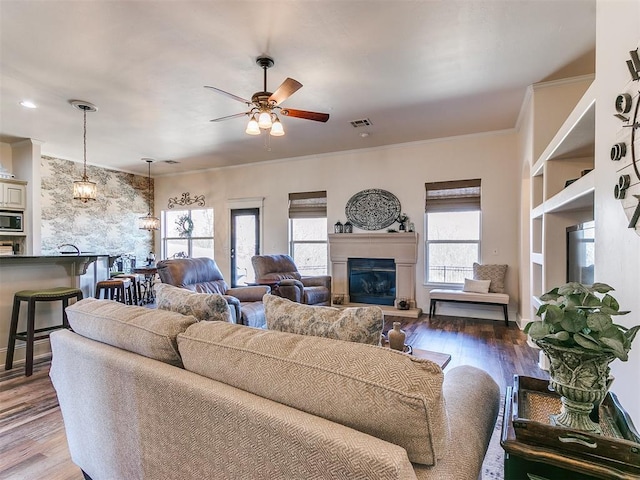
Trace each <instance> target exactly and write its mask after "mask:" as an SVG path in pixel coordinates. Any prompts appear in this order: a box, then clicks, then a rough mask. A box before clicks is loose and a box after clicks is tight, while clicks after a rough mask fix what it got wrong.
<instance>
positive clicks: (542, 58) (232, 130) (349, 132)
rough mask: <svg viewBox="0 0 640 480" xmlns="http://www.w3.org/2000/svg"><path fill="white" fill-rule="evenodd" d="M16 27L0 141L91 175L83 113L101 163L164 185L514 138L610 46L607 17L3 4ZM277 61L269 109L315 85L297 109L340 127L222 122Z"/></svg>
mask: <svg viewBox="0 0 640 480" xmlns="http://www.w3.org/2000/svg"><path fill="white" fill-rule="evenodd" d="M0 22H1V23H0V42H1V46H0V48H1V50H0V53H1V58H0V62H1V63H0V66H1V73H0V75H1V76H0V82H1V84H0V108H1V113H0V115H1V116H0V141H3V142H8V143H11V142H14V141H18V140H20V139H24V138H32V139H36V140H40V141H42V142H44V143H43V144H42V153H43V154H45V155H51V156H55V157H59V158H65V159H69V160H74V161H82V112H81V111H79V110H77V109H75V108H73V107H72V106H71V105H70V104H69V100H73V99H79V100H84V101H87V102H91V103H93V104H95V105H96V106H97V107H98V111H97V112H96V113H88V114H87V161H88V163H90V164H95V165H101V166H105V167H110V168H115V169H119V170H124V171H129V172H133V173H140V174H146V170H147V165H146V164H145V163H143V162H142V161H141V158H143V157H150V158H154V159H156V160H157V161H158V162H157V163H154V164H153V166H152V173H153V175H154V176H156V175H161V174H170V173H174V172H182V171H191V170H199V169H206V168H213V167H220V166H228V165H238V164H242V163H252V162H258V161H265V160H271V159H279V158H290V157H297V156H303V155H310V154H321V153H326V152H332V151H342V150H351V149H358V148H368V147H374V146H379V145H386V144H393V143H402V142H411V141H417V140H425V139H431V138H440V137H448V136H453V135H460V134H468V133H476V132H485V131H492V130H501V129H509V128H513V127H514V126H515V124H516V120H517V116H518V113H519V109H520V107H521V104H522V101H523V99H524V95H525V91H526V87H527V86H528V85H531V84H533V83H536V82H540V81H543V80H548V79H553V78H559V77H562V76H566V75H573V74H583V73H588V72H590V71H593V49H594V46H595V0H500V1H487V0H460V1H455V0H442V1H436V0H430V1H428V0H424V1H418V0H415V1H408V0H406V1H405V0H385V1H376V0H363V1H358V0H337V1H328V0H323V1H314V0H310V1H294V0H289V1H266V0H263V1H244V0H232V1H213V0H210V1H191V0H182V1H178V0H175V1H155V0H147V1H124V0H123V1H116V0H112V1H107V0H96V1H58V0H45V1H35V0H30V1H26V0H0ZM261 54H268V55H270V56H272V57H273V58H274V59H275V66H274V67H273V68H271V69H270V70H269V71H268V79H269V83H268V89H269V90H270V91H274V90H275V89H276V88H277V87H278V85H280V83H281V82H282V81H283V80H284V79H285V78H287V77H292V78H294V79H296V80H298V81H300V82H301V83H302V84H303V85H304V87H303V88H301V89H300V90H298V92H296V93H295V94H294V95H292V96H291V97H290V98H289V99H288V100H286V101H285V102H283V107H290V108H296V109H302V110H311V111H316V112H326V113H329V114H330V115H331V118H330V119H329V121H328V122H327V123H319V122H314V121H310V120H303V119H298V118H290V117H289V118H287V117H283V118H282V123H283V125H284V127H285V130H286V135H285V136H284V137H279V138H273V137H271V138H270V139H269V137H268V136H266V135H264V134H263V135H261V136H259V137H252V136H248V135H246V134H245V133H244V129H245V126H246V122H247V119H246V118H245V117H241V118H235V119H231V120H228V121H225V122H219V123H218V122H216V123H212V122H210V121H209V120H210V119H213V118H217V117H221V116H225V115H231V114H234V113H240V112H243V111H246V110H247V108H246V106H245V105H243V104H241V103H239V102H237V101H234V100H233V99H231V98H228V97H226V96H223V95H220V94H217V93H215V92H213V91H211V90H208V89H205V88H203V86H204V85H212V86H215V87H217V88H220V89H222V90H225V91H227V92H230V93H233V94H235V95H238V96H240V97H244V98H250V97H251V95H252V94H253V93H254V92H256V91H259V90H262V81H263V78H262V70H261V69H260V67H258V66H257V65H256V63H255V58H256V57H257V56H259V55H261ZM23 99H29V100H32V101H33V102H35V103H36V104H37V105H38V108H37V109H35V110H29V109H25V108H24V107H22V106H20V105H19V102H20V101H21V100H23ZM364 118H368V119H370V120H371V122H372V125H371V126H370V127H366V128H354V127H352V126H351V124H350V121H352V120H358V119H364ZM363 132H366V133H368V134H369V136H367V137H362V136H361V135H360V134H361V133H363ZM267 141H270V145H268V144H266V142H267ZM166 160H177V161H179V162H180V163H179V164H176V165H170V164H168V163H165V162H164V161H166Z"/></svg>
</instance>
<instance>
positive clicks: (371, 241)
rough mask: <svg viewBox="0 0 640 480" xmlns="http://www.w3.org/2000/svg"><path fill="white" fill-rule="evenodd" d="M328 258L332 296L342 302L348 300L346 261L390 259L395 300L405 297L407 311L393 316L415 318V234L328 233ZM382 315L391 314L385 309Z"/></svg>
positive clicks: (416, 251) (418, 311) (396, 312)
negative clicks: (392, 269)
mask: <svg viewBox="0 0 640 480" xmlns="http://www.w3.org/2000/svg"><path fill="white" fill-rule="evenodd" d="M329 258H330V260H331V276H332V280H331V283H332V288H333V295H334V297H335V296H336V295H340V296H342V297H343V298H344V299H345V303H346V304H349V303H351V301H350V298H349V275H348V266H347V264H348V260H349V259H350V258H390V259H393V260H394V261H395V264H396V297H397V298H407V299H408V300H409V304H410V306H411V311H410V312H407V311H402V310H395V314H396V315H406V316H412V317H413V316H419V315H420V314H421V313H422V312H421V310H420V309H416V263H417V261H418V234H417V233H415V232H412V233H332V234H329ZM385 313H386V314H389V315H393V314H394V313H393V312H390V311H388V310H385Z"/></svg>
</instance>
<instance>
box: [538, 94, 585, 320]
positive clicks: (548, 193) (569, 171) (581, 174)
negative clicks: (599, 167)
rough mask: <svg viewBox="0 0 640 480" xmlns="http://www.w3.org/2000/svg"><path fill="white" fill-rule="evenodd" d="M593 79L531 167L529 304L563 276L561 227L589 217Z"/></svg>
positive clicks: (563, 235) (563, 249) (562, 233)
mask: <svg viewBox="0 0 640 480" xmlns="http://www.w3.org/2000/svg"><path fill="white" fill-rule="evenodd" d="M595 111H596V103H595V84H594V83H592V84H591V86H590V87H589V88H588V89H587V90H586V92H585V93H584V95H583V96H582V97H581V98H580V100H579V101H578V103H577V104H576V106H575V108H574V109H573V110H572V111H571V113H570V114H569V115H568V117H567V118H566V120H565V121H564V122H563V123H562V125H561V126H560V127H559V128H558V130H557V132H556V134H555V135H554V137H553V139H552V140H551V141H550V142H549V144H548V145H547V147H546V148H545V149H544V151H543V152H542V154H541V155H540V157H539V158H538V159H537V160H536V161H535V163H534V165H533V166H532V167H531V176H532V178H531V180H532V181H531V205H532V209H531V252H530V261H531V308H532V310H533V312H532V316H534V315H535V312H536V310H537V308H538V307H539V306H540V304H541V302H540V299H539V297H540V295H542V294H543V293H544V292H546V291H547V290H549V289H551V288H553V287H555V286H557V285H559V284H561V283H564V282H565V281H566V263H567V258H566V229H567V227H569V226H572V225H576V224H578V223H583V222H587V221H592V220H594V214H593V206H594V197H595V172H594V171H593V169H594V145H595Z"/></svg>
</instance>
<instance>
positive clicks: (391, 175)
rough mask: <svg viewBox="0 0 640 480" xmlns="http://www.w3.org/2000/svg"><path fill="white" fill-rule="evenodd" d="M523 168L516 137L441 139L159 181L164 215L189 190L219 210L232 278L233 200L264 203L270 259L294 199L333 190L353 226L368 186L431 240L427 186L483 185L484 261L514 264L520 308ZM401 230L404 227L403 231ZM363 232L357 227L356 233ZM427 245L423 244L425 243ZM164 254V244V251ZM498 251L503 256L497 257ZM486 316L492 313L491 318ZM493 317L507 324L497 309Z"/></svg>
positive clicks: (337, 214)
mask: <svg viewBox="0 0 640 480" xmlns="http://www.w3.org/2000/svg"><path fill="white" fill-rule="evenodd" d="M520 175H521V174H520V164H519V162H518V160H517V153H516V135H515V132H514V131H508V132H497V133H492V134H485V135H469V136H463V137H455V138H449V139H440V140H437V141H426V142H416V143H409V144H402V145H392V146H387V147H381V148H376V149H367V150H357V151H350V152H342V153H334V154H329V155H322V156H314V157H306V158H301V159H293V160H288V161H279V162H272V163H269V164H256V165H251V166H244V167H235V168H225V169H217V170H211V171H207V172H199V173H194V174H185V175H172V176H171V177H157V178H156V179H155V202H156V203H155V204H156V205H157V207H156V208H157V209H156V215H157V214H159V213H160V210H162V209H166V208H167V201H168V199H169V198H170V197H176V196H178V197H179V196H180V195H181V194H182V193H183V192H186V191H188V192H189V193H190V194H191V196H192V197H193V196H195V195H204V196H205V198H206V205H207V206H208V207H213V209H214V212H215V227H214V228H215V236H216V237H215V258H216V262H217V263H218V264H219V266H220V268H221V269H222V271H223V273H224V275H225V277H226V278H230V273H229V272H230V267H229V218H228V210H227V206H226V201H227V200H228V199H238V198H243V197H251V198H254V197H263V198H264V210H263V212H264V215H263V224H264V238H263V244H262V250H263V253H286V252H287V251H288V243H287V242H288V238H287V236H288V219H287V209H288V203H287V202H288V194H289V193H290V192H304V191H314V190H326V191H327V203H328V206H327V208H328V224H329V229H330V230H331V232H332V231H333V224H334V223H335V222H337V221H338V220H340V221H341V222H343V223H344V222H345V221H346V217H345V213H344V208H345V205H346V203H347V201H348V200H349V198H350V197H351V196H352V195H354V194H355V193H357V192H359V191H361V190H364V189H368V188H381V189H384V190H388V191H390V192H391V193H393V194H394V195H396V196H397V197H398V199H399V200H400V202H401V204H402V211H403V212H406V213H407V215H409V217H410V221H412V222H413V223H414V224H415V229H416V231H417V232H418V233H419V235H420V241H421V242H423V241H424V202H425V187H424V184H425V182H434V181H443V180H458V179H468V178H481V179H482V212H483V213H482V221H483V223H482V228H483V235H482V239H483V243H482V261H483V263H506V264H508V265H509V270H508V276H507V290H508V293H509V294H510V295H511V298H512V305H514V306H515V305H517V302H518V275H519V268H518V210H519V201H520ZM396 227H397V225H396ZM356 233H357V229H356V231H355V232H354V234H356ZM421 245H423V244H422V243H421ZM156 250H157V251H159V245H156ZM494 250H497V252H498V253H497V254H496V255H493V254H492V252H493V251H494ZM423 280H424V248H423V246H421V248H420V249H419V259H418V268H417V272H416V284H417V285H418V291H417V302H418V306H419V307H421V308H423V310H427V306H428V291H427V289H426V288H425V287H424V286H423V283H424V281H423ZM483 316H484V315H483ZM486 316H487V318H496V319H501V318H502V317H501V312H499V311H495V309H494V310H490V311H488V312H486Z"/></svg>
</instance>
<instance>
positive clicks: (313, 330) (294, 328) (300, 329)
mask: <svg viewBox="0 0 640 480" xmlns="http://www.w3.org/2000/svg"><path fill="white" fill-rule="evenodd" d="M262 301H263V303H264V313H265V316H266V318H267V328H268V329H269V330H279V331H281V332H289V333H297V334H298V335H313V336H316V337H327V338H333V339H335V340H344V341H347V342H356V343H368V344H371V345H378V344H379V343H380V334H381V333H382V328H383V327H384V316H383V315H382V309H381V308H380V307H350V308H344V309H339V308H335V307H317V306H311V305H303V304H301V303H296V302H292V301H291V300H288V299H286V298H282V297H278V296H276V295H265V296H264V298H263V299H262Z"/></svg>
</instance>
